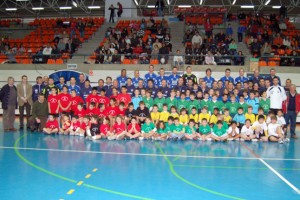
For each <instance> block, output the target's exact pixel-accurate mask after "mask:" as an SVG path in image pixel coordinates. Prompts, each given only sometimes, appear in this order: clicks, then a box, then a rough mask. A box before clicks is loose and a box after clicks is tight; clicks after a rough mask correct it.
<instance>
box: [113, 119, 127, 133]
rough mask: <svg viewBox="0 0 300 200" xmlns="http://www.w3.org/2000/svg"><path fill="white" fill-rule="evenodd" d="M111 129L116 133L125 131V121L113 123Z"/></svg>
mask: <svg viewBox="0 0 300 200" xmlns="http://www.w3.org/2000/svg"><path fill="white" fill-rule="evenodd" d="M113 131H114V132H115V133H116V134H117V135H118V134H120V133H122V132H123V131H126V125H125V123H123V122H122V123H121V124H118V123H115V124H114V126H113Z"/></svg>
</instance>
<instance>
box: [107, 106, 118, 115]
mask: <svg viewBox="0 0 300 200" xmlns="http://www.w3.org/2000/svg"><path fill="white" fill-rule="evenodd" d="M106 111H107V114H108V116H111V117H115V116H117V115H118V113H119V107H117V106H115V107H111V106H109V107H108V108H107V109H106Z"/></svg>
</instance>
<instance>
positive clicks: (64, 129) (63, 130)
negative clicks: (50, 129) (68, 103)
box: [59, 114, 71, 135]
mask: <svg viewBox="0 0 300 200" xmlns="http://www.w3.org/2000/svg"><path fill="white" fill-rule="evenodd" d="M70 126H71V122H70V118H69V115H67V114H65V115H64V116H63V117H62V126H61V128H60V129H59V134H64V135H67V134H68V130H69V128H70Z"/></svg>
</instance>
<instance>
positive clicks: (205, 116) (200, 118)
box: [199, 113, 210, 122]
mask: <svg viewBox="0 0 300 200" xmlns="http://www.w3.org/2000/svg"><path fill="white" fill-rule="evenodd" d="M203 118H206V119H207V121H208V122H209V120H210V114H209V113H205V114H204V113H200V114H199V122H201V120H202V119H203Z"/></svg>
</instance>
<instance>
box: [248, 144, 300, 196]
mask: <svg viewBox="0 0 300 200" xmlns="http://www.w3.org/2000/svg"><path fill="white" fill-rule="evenodd" d="M242 146H243V147H244V148H245V149H247V150H248V151H249V152H250V153H251V154H252V155H253V156H254V157H255V158H257V159H258V160H259V161H260V162H261V163H262V164H263V165H265V166H266V167H267V168H268V169H269V170H271V171H272V172H273V173H274V174H275V175H276V176H277V177H278V178H280V179H281V180H282V181H283V182H285V183H286V184H287V185H288V186H289V187H290V188H292V189H293V190H294V191H295V192H296V193H297V194H298V195H300V190H299V189H298V188H297V187H296V186H295V185H293V184H292V183H291V182H289V181H288V180H287V179H286V178H284V176H282V175H281V174H280V173H279V172H278V171H277V170H275V169H274V168H273V167H272V166H271V165H269V164H268V163H267V162H266V161H264V159H263V158H261V157H260V156H259V155H258V154H256V153H255V152H254V151H253V150H251V149H250V148H249V147H248V146H247V145H245V144H244V143H242Z"/></svg>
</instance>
